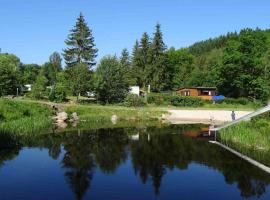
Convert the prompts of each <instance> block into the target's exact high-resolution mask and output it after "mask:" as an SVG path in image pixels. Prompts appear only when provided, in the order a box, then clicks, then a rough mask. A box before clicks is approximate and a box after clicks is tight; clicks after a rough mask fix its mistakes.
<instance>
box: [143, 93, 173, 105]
mask: <svg viewBox="0 0 270 200" xmlns="http://www.w3.org/2000/svg"><path fill="white" fill-rule="evenodd" d="M173 97H174V96H173V95H172V94H170V93H150V94H148V95H147V103H149V104H156V105H163V104H167V105H168V104H171V99H172V98H173Z"/></svg>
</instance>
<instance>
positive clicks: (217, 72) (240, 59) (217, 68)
mask: <svg viewBox="0 0 270 200" xmlns="http://www.w3.org/2000/svg"><path fill="white" fill-rule="evenodd" d="M168 52H169V55H172V54H178V55H181V56H182V60H181V62H179V63H178V64H179V66H178V76H177V77H178V79H179V78H180V79H179V81H180V82H181V85H184V86H216V87H218V90H219V92H220V93H221V94H224V95H226V96H230V97H249V98H256V99H263V98H267V97H268V96H269V86H270V30H269V29H268V30H260V29H256V30H253V29H243V30H241V31H240V32H239V33H236V32H234V33H228V34H227V35H222V36H220V37H217V38H213V39H208V40H205V41H201V42H197V43H195V44H193V45H191V46H190V47H188V48H186V49H179V50H175V49H170V50H169V51H168ZM178 58H179V56H178ZM169 60H171V59H169ZM175 63H176V62H175ZM175 63H174V64H175ZM177 84H179V83H177ZM177 84H176V85H177Z"/></svg>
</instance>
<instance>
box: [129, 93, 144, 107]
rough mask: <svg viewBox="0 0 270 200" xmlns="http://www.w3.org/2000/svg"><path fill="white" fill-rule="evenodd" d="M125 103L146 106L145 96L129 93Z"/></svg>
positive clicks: (131, 105)
mask: <svg viewBox="0 0 270 200" xmlns="http://www.w3.org/2000/svg"><path fill="white" fill-rule="evenodd" d="M124 105H125V106H127V107H140V106H145V105H146V102H145V100H144V98H143V97H140V96H138V95H136V94H128V95H127V97H126V98H125V100H124Z"/></svg>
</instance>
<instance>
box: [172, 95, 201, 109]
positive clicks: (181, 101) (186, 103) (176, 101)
mask: <svg viewBox="0 0 270 200" xmlns="http://www.w3.org/2000/svg"><path fill="white" fill-rule="evenodd" d="M171 104H172V105H174V106H181V107H200V106H203V104H204V101H203V100H202V99H200V98H196V97H184V96H175V97H173V98H172V99H171Z"/></svg>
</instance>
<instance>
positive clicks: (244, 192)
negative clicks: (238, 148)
mask: <svg viewBox="0 0 270 200" xmlns="http://www.w3.org/2000/svg"><path fill="white" fill-rule="evenodd" d="M204 128H205V127H204V126H199V125H161V126H143V125H140V126H136V127H125V128H110V129H95V130H88V131H85V130H84V131H82V130H75V131H71V132H62V133H54V134H46V135H36V136H24V137H15V136H14V137H11V136H9V135H1V138H0V141H1V142H0V147H1V151H0V199H1V200H10V199H12V200H17V199H18V200H19V199H20V200H21V199H27V200H32V199H33V200H34V199H35V200H36V199H38V200H43V199H44V200H45V199H46V200H47V199H50V200H53V199H57V200H58V199H65V200H67V199H78V200H79V199H99V200H102V199H115V200H121V199H128V200H132V199H134V200H135V199H136V200H137V199H140V200H144V199H145V200H151V199H166V200H171V199H172V200H173V199H215V200H216V199H219V200H222V199H224V200H225V199H226V200H227V199H270V176H269V174H266V173H265V172H263V171H261V170H260V169H258V168H256V167H254V166H252V165H250V164H249V163H247V162H245V161H243V160H241V159H239V158H238V157H236V156H234V155H232V154H231V153H229V152H227V151H225V150H224V149H222V148H220V147H218V146H216V145H215V144H211V143H209V141H208V140H209V139H211V138H207V137H206V138H204V137H202V134H204V135H207V132H206V131H205V129H204Z"/></svg>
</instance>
